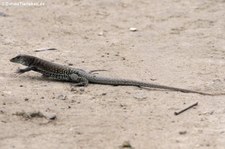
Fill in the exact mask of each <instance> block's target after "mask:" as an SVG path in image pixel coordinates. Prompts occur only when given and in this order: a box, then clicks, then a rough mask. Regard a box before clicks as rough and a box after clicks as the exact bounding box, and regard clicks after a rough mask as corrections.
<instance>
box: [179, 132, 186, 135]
mask: <svg viewBox="0 0 225 149" xmlns="http://www.w3.org/2000/svg"><path fill="white" fill-rule="evenodd" d="M179 134H180V135H185V134H187V131H180V132H179Z"/></svg>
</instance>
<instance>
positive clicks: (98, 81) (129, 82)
mask: <svg viewBox="0 0 225 149" xmlns="http://www.w3.org/2000/svg"><path fill="white" fill-rule="evenodd" d="M87 79H88V80H89V82H91V83H96V84H105V85H123V86H138V87H149V88H158V89H166V90H171V91H178V92H184V93H196V94H201V95H209V96H214V94H210V93H204V92H198V91H193V90H189V89H182V88H176V87H170V86H165V85H159V84H152V83H145V82H141V81H134V80H127V79H112V78H105V77H97V76H87Z"/></svg>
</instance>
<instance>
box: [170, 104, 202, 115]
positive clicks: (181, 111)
mask: <svg viewBox="0 0 225 149" xmlns="http://www.w3.org/2000/svg"><path fill="white" fill-rule="evenodd" d="M197 105H198V102H196V103H194V104H192V105H190V106H189V107H187V108H185V109H183V110H180V111H178V112H174V115H179V114H181V113H183V112H184V111H186V110H188V109H190V108H193V107H194V106H197Z"/></svg>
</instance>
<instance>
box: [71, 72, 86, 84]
mask: <svg viewBox="0 0 225 149" xmlns="http://www.w3.org/2000/svg"><path fill="white" fill-rule="evenodd" d="M69 78H70V80H71V81H72V82H74V84H73V86H88V80H87V79H86V78H84V77H80V76H78V75H77V74H71V75H69Z"/></svg>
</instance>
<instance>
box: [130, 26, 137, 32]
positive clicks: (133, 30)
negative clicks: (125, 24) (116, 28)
mask: <svg viewBox="0 0 225 149" xmlns="http://www.w3.org/2000/svg"><path fill="white" fill-rule="evenodd" d="M129 30H130V31H131V32H136V31H137V28H135V27H130V28H129Z"/></svg>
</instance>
